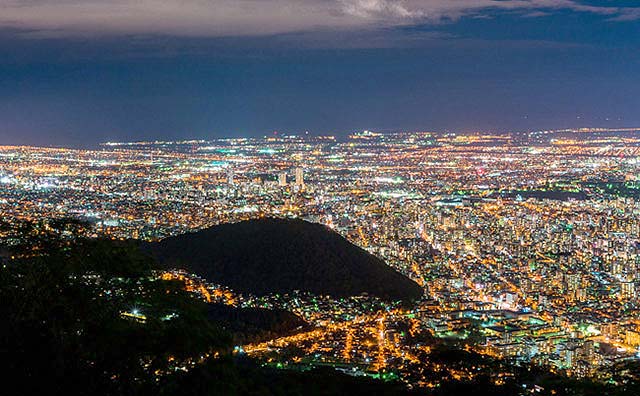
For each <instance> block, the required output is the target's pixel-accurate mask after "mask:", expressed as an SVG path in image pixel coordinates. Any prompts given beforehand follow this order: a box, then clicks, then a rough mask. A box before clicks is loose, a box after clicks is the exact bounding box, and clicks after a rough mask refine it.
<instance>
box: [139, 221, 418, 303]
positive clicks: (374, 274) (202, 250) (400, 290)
mask: <svg viewBox="0 0 640 396" xmlns="http://www.w3.org/2000/svg"><path fill="white" fill-rule="evenodd" d="M148 248H149V249H150V250H151V252H152V253H153V255H154V256H155V257H156V258H157V259H158V260H159V261H160V262H161V263H162V264H163V265H164V266H165V267H171V268H184V269H187V270H189V271H192V272H194V273H196V274H199V275H201V276H203V277H205V278H207V279H209V280H211V281H214V282H217V283H221V284H224V285H227V286H230V287H232V288H233V289H234V290H238V291H243V292H251V293H255V294H259V295H263V294H267V293H286V292H290V291H293V290H301V291H309V292H313V293H317V294H329V295H332V296H335V297H346V296H352V295H359V294H362V293H368V294H370V295H374V296H378V297H380V298H383V299H386V300H405V301H406V300H411V299H414V298H417V297H419V296H420V295H421V294H422V289H421V288H420V286H418V285H417V284H416V283H415V282H413V281H412V280H410V279H408V278H406V277H405V276H403V275H401V274H400V273H398V272H396V271H395V270H393V269H392V268H391V267H389V266H387V265H386V264H385V263H384V262H383V261H382V260H380V259H379V258H377V257H375V256H373V255H371V254H369V253H368V252H366V251H365V250H363V249H361V248H359V247H357V246H355V245H353V244H351V243H350V242H348V241H347V240H346V239H344V238H343V237H342V236H340V235H339V234H337V233H335V232H333V231H332V230H330V229H329V228H327V227H325V226H323V225H320V224H313V223H309V222H306V221H302V220H289V219H260V220H249V221H243V222H240V223H235V224H223V225H219V226H215V227H212V228H209V229H205V230H201V231H198V232H195V233H191V234H185V235H179V236H176V237H171V238H167V239H165V240H162V241H160V242H157V243H153V244H150V245H149V246H148Z"/></svg>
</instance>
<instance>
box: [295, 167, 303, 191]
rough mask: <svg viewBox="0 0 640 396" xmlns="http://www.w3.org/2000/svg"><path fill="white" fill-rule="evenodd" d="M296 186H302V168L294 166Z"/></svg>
mask: <svg viewBox="0 0 640 396" xmlns="http://www.w3.org/2000/svg"><path fill="white" fill-rule="evenodd" d="M296 186H298V187H303V186H304V170H303V169H302V168H296Z"/></svg>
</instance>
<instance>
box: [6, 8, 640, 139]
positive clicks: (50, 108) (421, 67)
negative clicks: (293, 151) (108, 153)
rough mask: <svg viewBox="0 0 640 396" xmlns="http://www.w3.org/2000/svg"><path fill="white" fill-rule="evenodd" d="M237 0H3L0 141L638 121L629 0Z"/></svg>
mask: <svg viewBox="0 0 640 396" xmlns="http://www.w3.org/2000/svg"><path fill="white" fill-rule="evenodd" d="M237 1H238V2H239V3H243V2H244V3H247V4H248V5H247V7H248V8H246V7H245V8H244V9H243V12H242V13H238V12H237V10H236V9H235V8H234V7H235V3H233V4H234V5H229V4H231V3H229V2H228V0H220V1H213V3H217V6H218V8H215V9H213V10H209V9H208V8H206V7H207V6H203V5H202V4H203V3H202V2H198V1H195V0H194V1H186V2H182V3H181V4H182V6H183V7H186V8H187V10H186V11H183V10H182V9H180V11H178V9H179V8H176V9H173V8H169V9H163V11H162V12H163V13H160V14H158V15H156V14H154V13H152V12H151V11H154V10H155V8H153V7H154V5H153V4H151V5H149V6H148V7H151V8H149V9H144V8H143V9H140V10H137V9H134V10H133V11H131V10H130V9H128V11H127V12H128V13H129V14H127V15H128V17H127V18H128V19H127V18H119V16H118V15H119V14H118V13H119V12H121V10H120V9H119V8H118V7H121V6H122V3H127V1H126V0H124V1H123V0H120V1H118V2H116V1H103V2H96V1H93V0H89V1H87V2H84V3H83V2H78V1H76V0H62V1H61V2H53V1H45V0H35V1H33V2H32V3H33V4H34V5H33V6H26V7H25V6H23V7H20V6H15V7H13V6H12V5H11V4H13V3H12V1H9V6H8V8H6V10H8V14H9V15H8V16H5V17H4V19H3V17H2V16H0V144H35V145H73V146H85V145H93V144H95V143H97V142H101V141H107V140H139V139H156V138H157V139H174V138H211V137H219V136H239V135H263V134H267V133H269V132H271V131H273V130H279V131H282V132H290V133H297V132H302V131H304V130H309V131H311V132H312V133H318V134H321V133H338V134H339V133H347V132H351V131H353V130H361V129H374V130H375V129H384V130H398V129H412V130H416V129H417V130H433V129H449V130H461V131H475V130H483V131H496V130H498V131H502V130H510V129H516V130H524V129H537V128H560V127H571V126H591V125H593V126H608V125H610V126H640V20H639V18H640V5H637V6H633V3H636V4H638V3H637V2H631V1H629V2H620V1H589V2H585V1H582V2H580V1H570V0H557V1H556V0H532V1H527V0H513V1H511V0H505V1H495V0H479V1H477V2H473V1H469V0H447V2H443V1H439V0H434V1H431V0H423V1H417V0H414V1H406V2H402V1H401V2H393V1H384V0H310V1H308V2H302V3H305V4H308V5H309V7H311V8H310V9H307V8H300V7H299V6H292V5H291V4H293V3H291V4H289V3H288V2H289V1H291V0H264V3H261V4H269V3H274V4H275V3H277V4H276V5H277V6H279V7H282V6H288V7H289V8H288V11H287V12H286V13H285V14H284V15H283V12H282V11H281V10H280V8H278V9H277V11H273V10H272V9H266V8H265V9H264V10H263V9H254V7H253V6H252V5H254V4H256V3H253V2H250V1H249V0H237ZM456 1H457V3H456ZM129 2H130V3H135V4H138V3H140V4H143V5H144V4H148V3H153V1H144V2H138V3H136V2H133V1H129ZM175 2H176V3H179V2H178V1H177V0H176V1H175ZM32 3H27V4H32ZM96 3H101V4H100V7H101V8H99V9H95V8H91V7H89V8H87V7H86V4H89V5H92V4H93V5H94V6H96V7H97V5H96ZM168 3H172V1H169V2H168ZM191 3H194V4H196V5H195V6H194V7H193V9H189V7H190V4H191ZM205 3H206V2H205ZM16 4H17V3H16ZM59 4H62V6H59ZM110 4H111V5H110ZM184 4H186V5H184ZM327 4H333V7H334V8H331V9H325V8H326V7H327ZM451 4H457V5H456V6H452V5H451ZM474 4H479V5H474ZM202 7H204V8H202ZM358 7H359V8H358ZM6 10H5V11H6ZM210 11H211V12H212V14H211V15H210V18H205V17H206V16H207V15H208V14H206V13H207V12H210ZM92 13H99V15H100V18H97V19H96V18H93V16H94V14H92ZM225 13H226V14H225ZM0 14H7V13H2V12H0ZM214 14H215V17H214ZM65 15H67V16H68V15H73V16H76V17H74V18H67V17H65ZM148 15H151V16H148ZM201 15H202V18H201ZM216 18H217V19H216ZM122 19H124V22H123V21H122ZM69 20H70V22H69ZM212 26H213V27H212Z"/></svg>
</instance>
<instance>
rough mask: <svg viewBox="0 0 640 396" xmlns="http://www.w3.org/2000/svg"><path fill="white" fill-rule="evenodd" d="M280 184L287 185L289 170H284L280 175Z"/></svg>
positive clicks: (281, 185)
mask: <svg viewBox="0 0 640 396" xmlns="http://www.w3.org/2000/svg"><path fill="white" fill-rule="evenodd" d="M278 185H279V186H280V187H285V186H286V185H287V172H282V173H280V174H279V175H278Z"/></svg>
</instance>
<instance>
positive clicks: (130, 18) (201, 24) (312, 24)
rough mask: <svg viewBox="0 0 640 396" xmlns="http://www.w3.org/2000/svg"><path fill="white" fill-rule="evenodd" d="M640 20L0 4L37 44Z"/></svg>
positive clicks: (393, 5) (364, 9) (481, 10)
mask: <svg viewBox="0 0 640 396" xmlns="http://www.w3.org/2000/svg"><path fill="white" fill-rule="evenodd" d="M558 10H571V11H574V12H585V13H594V14H600V15H604V16H607V17H608V18H609V19H610V20H619V21H624V20H634V19H640V6H639V7H614V6H595V5H589V4H586V3H583V2H581V1H578V0H395V1H393V0H0V27H3V28H11V29H19V30H20V31H23V32H25V31H26V32H30V34H31V35H40V36H49V37H50V36H69V35H71V36H73V35H94V34H98V35H105V34H107V35H120V34H127V35H129V34H161V35H176V36H203V37H224V36H261V35H273V34H282V33H295V32H315V31H335V30H343V31H344V30H361V29H369V30H371V29H379V28H388V27H398V26H407V25H417V24H439V23H443V22H447V21H452V20H457V19H459V18H461V17H464V16H472V17H483V16H487V15H491V13H495V12H497V11H512V12H519V13H521V14H522V15H529V16H531V15H541V14H540V13H550V12H554V11H558Z"/></svg>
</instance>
